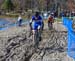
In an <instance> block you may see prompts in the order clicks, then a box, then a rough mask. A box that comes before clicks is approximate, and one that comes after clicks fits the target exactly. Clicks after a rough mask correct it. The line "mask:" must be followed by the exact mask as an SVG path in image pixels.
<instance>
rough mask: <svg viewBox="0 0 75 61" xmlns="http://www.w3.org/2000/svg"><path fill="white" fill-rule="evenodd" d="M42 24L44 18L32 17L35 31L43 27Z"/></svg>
mask: <svg viewBox="0 0 75 61" xmlns="http://www.w3.org/2000/svg"><path fill="white" fill-rule="evenodd" d="M41 24H42V17H41V16H38V17H35V16H32V29H33V30H37V28H38V26H41Z"/></svg>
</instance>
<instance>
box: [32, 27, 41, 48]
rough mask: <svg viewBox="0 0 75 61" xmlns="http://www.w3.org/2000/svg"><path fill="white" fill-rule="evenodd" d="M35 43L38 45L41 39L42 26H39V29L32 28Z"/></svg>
mask: <svg viewBox="0 0 75 61" xmlns="http://www.w3.org/2000/svg"><path fill="white" fill-rule="evenodd" d="M32 39H33V45H34V46H35V47H38V44H39V41H41V27H40V26H38V29H37V30H32Z"/></svg>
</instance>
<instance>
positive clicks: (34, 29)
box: [32, 22, 37, 45]
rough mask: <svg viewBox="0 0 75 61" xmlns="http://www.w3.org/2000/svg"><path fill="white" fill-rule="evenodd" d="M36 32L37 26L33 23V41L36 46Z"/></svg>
mask: <svg viewBox="0 0 75 61" xmlns="http://www.w3.org/2000/svg"><path fill="white" fill-rule="evenodd" d="M36 30H37V25H36V22H33V23H32V33H33V35H32V39H33V44H34V45H35V43H36Z"/></svg>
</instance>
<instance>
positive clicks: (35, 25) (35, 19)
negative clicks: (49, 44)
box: [29, 11, 43, 39]
mask: <svg viewBox="0 0 75 61" xmlns="http://www.w3.org/2000/svg"><path fill="white" fill-rule="evenodd" d="M42 22H43V21H42V17H41V16H40V13H39V12H38V11H37V12H35V15H34V16H32V19H31V20H30V23H29V25H30V30H31V31H32V33H33V34H35V32H36V30H40V29H42ZM30 33H31V32H30ZM39 38H40V39H41V34H40V35H39Z"/></svg>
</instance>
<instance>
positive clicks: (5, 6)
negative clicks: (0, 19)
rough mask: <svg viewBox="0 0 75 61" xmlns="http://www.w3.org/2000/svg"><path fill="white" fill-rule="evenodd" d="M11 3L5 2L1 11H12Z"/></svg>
mask: <svg viewBox="0 0 75 61" xmlns="http://www.w3.org/2000/svg"><path fill="white" fill-rule="evenodd" d="M13 7H14V5H13V3H12V1H11V0H5V1H4V3H3V4H2V7H1V8H2V9H4V10H7V11H8V12H9V11H11V10H13Z"/></svg>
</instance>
